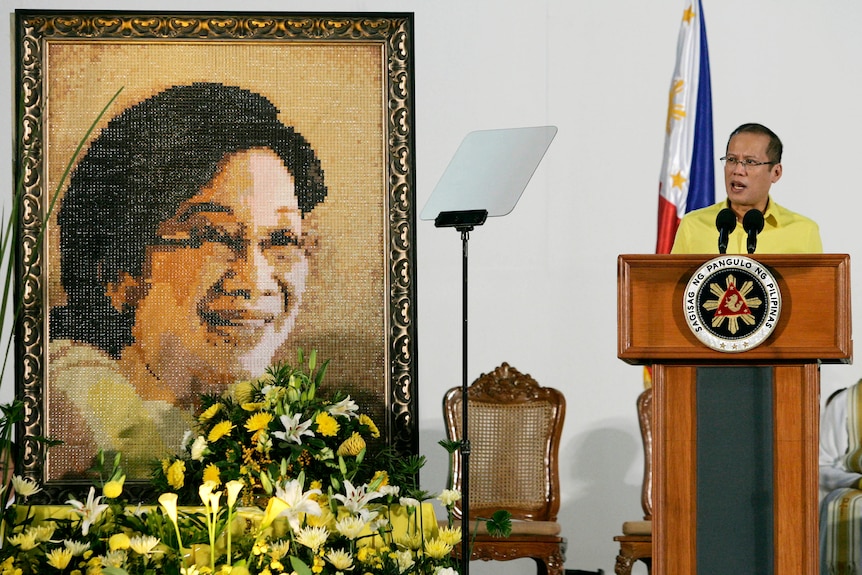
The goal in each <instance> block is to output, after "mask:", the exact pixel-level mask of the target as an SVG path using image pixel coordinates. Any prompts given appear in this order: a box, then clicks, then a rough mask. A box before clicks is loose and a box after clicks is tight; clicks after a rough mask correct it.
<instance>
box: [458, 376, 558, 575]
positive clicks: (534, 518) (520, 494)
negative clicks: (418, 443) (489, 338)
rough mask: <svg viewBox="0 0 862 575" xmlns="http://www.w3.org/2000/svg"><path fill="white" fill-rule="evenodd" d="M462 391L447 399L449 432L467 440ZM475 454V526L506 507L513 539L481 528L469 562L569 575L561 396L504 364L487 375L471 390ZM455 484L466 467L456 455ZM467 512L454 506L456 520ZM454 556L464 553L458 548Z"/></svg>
mask: <svg viewBox="0 0 862 575" xmlns="http://www.w3.org/2000/svg"><path fill="white" fill-rule="evenodd" d="M462 395H463V394H462V389H461V388H460V387H457V388H453V389H450V390H449V391H448V392H447V393H446V395H445V397H444V399H443V412H444V416H445V419H446V433H447V435H448V437H449V439H451V440H458V439H461V428H462V426H461V417H462V401H463V398H462ZM467 397H468V402H469V403H468V433H469V440H470V446H471V452H470V478H469V491H470V492H469V497H470V517H469V519H470V525H468V526H462V533H463V536H464V537H470V536H471V535H472V532H473V530H474V529H476V527H475V526H476V521H475V520H476V518H477V517H484V518H488V517H490V516H491V515H492V514H493V513H494V512H496V511H498V510H500V509H505V510H507V511H509V512H510V513H511V514H512V533H511V535H510V536H509V537H505V538H497V537H491V536H489V535H488V531H487V529H485V522H484V521H480V522H479V528H478V530H476V539H475V542H474V544H473V548H472V555H471V560H476V559H482V560H484V561H508V560H511V559H520V558H531V559H533V560H535V561H536V564H537V568H538V575H563V563H564V562H565V547H566V540H565V538H563V537H562V536H561V535H560V531H561V530H560V525H559V523H557V513H558V511H559V509H560V480H559V464H558V454H559V447H560V435H561V433H562V428H563V421H564V419H565V415H566V400H565V397H564V396H563V394H562V393H560V392H559V391H558V390H556V389H553V388H550V387H541V386H540V385H539V384H538V383H536V381H535V380H534V379H533V378H532V377H530V376H529V375H525V374H522V373H520V372H519V371H518V370H516V369H515V368H513V367H511V366H509V365H508V364H507V363H503V364H502V365H501V366H500V367H498V368H497V369H495V370H494V371H493V372H491V373H488V374H482V375H481V376H480V377H479V378H478V379H477V380H476V381H474V382H473V384H472V385H471V386H470V387H469V388H468V390H467ZM452 470H453V473H452V481H453V484H454V485H453V486H454V488H455V489H458V490H460V489H461V482H462V479H463V469H462V463H461V458H460V456H459V454H458V453H455V454H454V455H453V457H452ZM460 513H461V509H460V506H458V505H456V508H455V516H456V517H459V518H460ZM454 554H455V555H456V556H457V557H460V555H461V549H460V547H456V549H455V551H454Z"/></svg>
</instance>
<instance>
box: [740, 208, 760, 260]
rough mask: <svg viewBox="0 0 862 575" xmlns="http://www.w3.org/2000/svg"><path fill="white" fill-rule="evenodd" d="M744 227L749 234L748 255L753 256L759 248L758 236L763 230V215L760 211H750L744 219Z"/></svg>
mask: <svg viewBox="0 0 862 575" xmlns="http://www.w3.org/2000/svg"><path fill="white" fill-rule="evenodd" d="M742 227H743V228H744V229H745V231H746V232H748V242H747V247H748V253H750V254H753V253H754V250H755V248H756V247H757V234H759V233H760V232H761V230H763V213H762V212H761V211H760V210H754V209H751V210H748V211H747V212H745V216H743V218H742Z"/></svg>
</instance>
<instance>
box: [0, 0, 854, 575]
mask: <svg viewBox="0 0 862 575" xmlns="http://www.w3.org/2000/svg"><path fill="white" fill-rule="evenodd" d="M704 4H705V6H704V12H705V18H706V25H707V34H708V38H709V49H710V56H711V65H712V85H713V109H714V128H715V133H716V151H717V152H719V151H722V150H723V148H724V142H725V137H726V134H727V133H728V132H729V131H730V130H732V129H733V128H734V127H736V126H737V125H738V124H741V123H743V122H748V121H758V122H762V123H764V124H766V125H768V126H770V127H771V128H773V129H774V130H775V131H776V132H777V133H778V134H779V135H780V136H781V137H782V139H783V140H784V143H785V156H784V168H785V171H784V177H783V179H782V180H781V182H780V183H779V184H778V185H777V186H776V187H775V188H774V189H773V191H774V196H775V198H776V199H777V201H779V202H780V203H782V204H784V205H786V206H787V207H789V208H791V209H793V210H796V211H799V212H802V213H804V214H806V215H809V216H810V217H812V218H814V219H815V220H817V221H818V222H819V223H820V224H821V228H822V235H823V242H824V246H825V249H826V251H830V252H841V253H850V254H851V256H852V257H853V258H856V257H857V251H858V248H859V246H860V241H859V239H858V236H857V233H858V232H857V230H858V223H857V221H858V219H859V214H858V212H857V211H856V210H858V209H859V208H860V205H862V199H860V196H862V194H860V189H859V188H860V186H859V184H858V183H857V181H858V179H857V173H856V171H855V169H854V168H853V166H854V165H856V163H857V162H860V157H862V145H860V143H859V134H860V132H862V118H861V117H860V112H859V107H860V102H862V76H860V72H859V70H860V67H859V60H860V56H862V35H860V34H859V33H858V27H859V24H860V23H862V3H859V2H857V1H855V0H828V1H827V2H819V3H814V2H807V1H805V2H803V1H801V0H761V1H759V2H750V1H745V0H725V1H723V2H716V1H710V0H704ZM2 6H3V8H5V9H4V10H3V13H4V14H8V20H9V25H8V26H6V27H2V29H0V34H2V37H0V69H2V70H6V72H4V73H3V75H2V76H0V78H2V81H0V110H4V111H3V112H2V113H0V121H2V125H0V129H1V130H2V132H3V133H4V134H6V137H3V138H0V158H7V160H6V162H7V163H5V164H0V165H5V166H7V167H8V166H9V165H10V164H9V163H8V158H11V157H12V156H11V140H12V131H11V120H10V119H11V117H12V109H13V100H12V99H13V95H12V94H13V90H12V86H11V80H10V78H11V76H12V73H11V66H12V60H11V56H10V46H11V44H12V40H11V34H12V33H11V30H12V24H11V20H12V12H14V8H25V7H26V8H40V9H67V10H77V9H96V10H140V9H148V10H224V11H232V10H244V11H279V10H281V11H300V10H305V11H351V12H358V11H378V12H379V11H412V12H415V25H416V29H415V78H416V92H415V96H416V97H415V112H416V117H415V119H416V123H415V126H416V136H417V141H416V162H417V165H416V173H417V177H418V181H417V196H418V197H417V201H416V205H417V207H419V208H421V206H423V205H424V203H425V201H426V200H427V198H428V196H429V194H430V193H431V191H432V190H433V188H434V185H435V184H436V182H437V179H438V178H439V177H440V175H441V174H442V172H443V170H444V169H445V167H446V165H447V163H448V161H449V159H450V157H451V155H452V154H453V152H454V151H455V149H456V147H457V145H458V143H459V142H460V140H461V138H462V137H463V136H464V135H465V134H466V133H467V132H469V131H471V130H476V129H486V128H498V127H518V126H530V125H540V124H555V125H557V126H558V127H559V134H558V135H557V138H556V140H555V141H554V143H553V144H552V146H551V148H550V150H549V152H548V154H547V156H546V157H545V159H544V161H543V163H542V165H541V166H540V168H539V170H538V172H537V174H536V176H535V178H534V180H533V181H532V183H531V184H530V186H529V187H528V188H527V190H526V192H525V193H524V196H523V197H522V199H521V202H520V204H519V205H518V206H517V208H516V209H515V211H514V212H513V213H512V214H511V215H510V216H507V217H505V218H494V219H491V220H490V221H489V222H488V223H487V224H486V225H485V226H483V227H482V228H480V229H478V230H476V231H475V232H474V233H473V234H472V235H471V239H470V291H471V299H470V317H469V320H470V341H469V346H470V350H471V352H470V357H469V371H470V376H471V378H472V377H475V376H478V375H479V373H480V372H484V371H489V370H491V369H493V368H494V367H496V366H497V365H499V363H500V362H502V361H507V362H509V363H510V364H512V365H513V366H515V367H517V368H518V369H520V370H521V371H524V372H528V373H530V374H531V375H533V376H534V377H535V378H536V379H537V380H539V381H540V382H541V383H542V384H545V385H550V386H554V387H558V388H559V389H561V390H563V391H564V392H565V394H566V396H567V398H568V417H567V421H566V429H565V433H564V439H563V456H562V457H563V461H562V468H561V475H562V481H563V502H562V509H561V513H560V520H561V522H562V524H563V527H564V531H565V535H566V536H567V537H568V540H569V548H568V560H567V562H566V567H567V568H570V569H593V570H595V569H597V568H602V569H604V570H605V572H606V573H608V574H610V573H612V572H613V562H614V557H615V554H616V548H615V546H614V544H613V541H612V537H613V536H614V535H615V534H617V532H618V529H619V526H620V523H621V522H622V521H623V520H626V519H631V518H637V517H638V516H639V514H640V505H639V489H640V479H641V465H642V459H641V454H640V439H639V436H638V431H637V425H636V420H635V414H634V402H635V398H636V396H637V394H638V393H639V392H640V390H641V388H642V385H641V369H640V368H638V367H632V366H628V365H626V364H624V363H622V362H621V361H619V360H618V359H617V358H616V292H615V286H616V257H617V255H618V254H620V253H639V252H641V253H642V252H647V253H648V252H651V251H653V249H654V245H655V213H656V203H657V188H658V175H659V168H660V164H661V154H662V146H663V137H664V132H663V126H664V122H665V114H666V109H667V90H668V87H669V83H670V75H671V73H672V70H673V65H674V57H675V49H676V40H677V32H678V29H679V21H680V17H681V14H682V10H683V0H661V1H654V2H641V1H638V0H619V1H616V2H603V1H599V0H593V1H585V0H532V1H531V2H522V1H515V0H466V1H465V0H433V1H431V0H401V1H398V0H342V1H338V0H246V2H243V3H242V4H241V5H238V4H237V3H234V2H227V1H224V0H208V1H182V0H148V1H147V2H133V1H129V0H76V1H69V0H53V1H50V0H2ZM716 155H720V154H718V153H717V154H716ZM2 173H5V174H7V175H6V176H5V177H0V185H2V188H3V189H2V190H0V195H2V196H8V194H9V193H10V192H9V190H8V189H7V188H8V187H9V186H10V183H9V181H10V179H11V178H10V177H8V172H6V170H2ZM716 173H717V174H719V175H720V174H721V173H722V170H721V168H720V165H718V164H717V165H716ZM722 190H723V187H722V185H721V181H719V182H718V193H719V194H723V191H722ZM418 254H419V256H418V278H419V281H418V294H419V296H418V326H419V342H420V348H419V385H420V388H421V389H420V398H419V401H420V422H419V424H420V428H421V432H422V438H421V450H422V453H423V454H425V455H426V456H427V457H428V459H429V465H428V467H426V471H425V472H424V474H423V476H422V478H423V483H424V484H425V487H426V488H427V489H430V490H438V489H441V488H442V487H443V484H444V481H445V475H446V460H445V456H444V454H443V452H442V448H440V447H439V446H438V445H437V441H438V440H439V439H441V438H442V437H443V436H444V430H443V424H442V416H441V409H440V401H441V397H442V395H443V393H444V391H445V390H446V389H448V388H449V387H451V386H454V385H458V384H459V383H460V378H461V341H460V333H461V331H460V330H461V324H460V319H461V307H460V278H461V275H460V274H461V267H460V266H461V253H460V237H459V236H458V234H457V233H456V232H454V231H452V230H439V229H436V228H434V226H433V224H432V223H430V222H421V223H420V224H419V225H418ZM858 256H862V253H860V254H858ZM860 273H862V266H858V265H857V266H856V267H855V269H854V272H853V280H854V283H855V284H856V285H857V286H859V285H862V278H860ZM860 296H862V289H857V290H856V291H855V293H854V308H856V309H862V308H860V305H859V304H860V301H859V298H860ZM657 321H660V318H657ZM822 375H823V385H822V391H823V396H824V397H825V396H826V395H828V393H830V392H831V391H832V390H834V389H836V388H838V387H843V386H846V385H848V384H850V383H852V382H854V381H855V380H856V379H858V378H859V376H860V375H862V374H860V372H859V370H858V369H856V368H855V367H852V366H825V367H824V368H823V371H822ZM4 391H6V393H7V394H8V393H9V386H8V385H5V390H4ZM492 568H496V569H498V570H499V569H500V568H501V565H499V564H497V565H493V566H492V565H487V564H476V563H474V564H473V566H472V568H471V571H472V572H475V573H477V574H487V573H490V572H491V571H490V570H491V569H492ZM532 569H533V566H532V564H530V563H529V562H525V561H516V562H513V563H510V564H507V565H505V566H504V567H503V570H504V571H508V572H511V573H514V572H518V571H520V572H524V573H531V572H532ZM640 572H641V573H643V572H645V571H640Z"/></svg>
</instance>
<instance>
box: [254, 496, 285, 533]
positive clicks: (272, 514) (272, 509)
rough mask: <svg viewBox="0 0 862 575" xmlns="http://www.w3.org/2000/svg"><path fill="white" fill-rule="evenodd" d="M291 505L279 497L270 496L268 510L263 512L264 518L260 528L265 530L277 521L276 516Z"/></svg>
mask: <svg viewBox="0 0 862 575" xmlns="http://www.w3.org/2000/svg"><path fill="white" fill-rule="evenodd" d="M289 508H290V505H289V504H288V503H287V502H286V501H285V500H283V499H281V498H279V497H270V498H269V502H268V503H267V504H266V511H264V513H263V520H262V521H261V522H260V530H261V531H263V530H264V529H266V528H267V527H269V526H270V525H272V522H273V521H275V518H276V517H278V516H279V515H281V514H282V513H283V512H284V511H287V510H288V509H289Z"/></svg>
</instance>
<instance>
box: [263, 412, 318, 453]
mask: <svg viewBox="0 0 862 575" xmlns="http://www.w3.org/2000/svg"><path fill="white" fill-rule="evenodd" d="M279 419H280V420H281V425H282V426H284V429H285V430H284V431H273V432H272V434H273V435H274V436H275V437H277V438H279V439H281V440H282V441H292V442H294V443H296V444H298V445H302V436H303V435H308V436H311V437H314V432H313V431H311V430H310V429H309V428H310V427H311V424H312V421H311V420H310V419H308V420H306V421H303V422H301V423H300V421H299V420H300V419H302V414H301V413H294V414H293V415H282V416H279Z"/></svg>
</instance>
